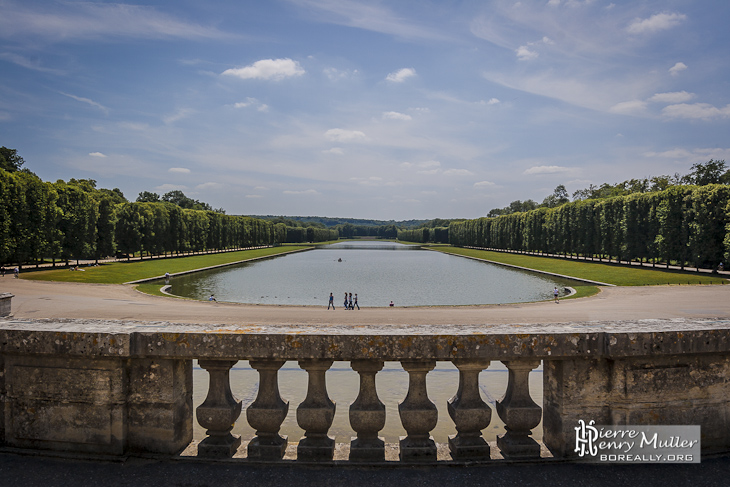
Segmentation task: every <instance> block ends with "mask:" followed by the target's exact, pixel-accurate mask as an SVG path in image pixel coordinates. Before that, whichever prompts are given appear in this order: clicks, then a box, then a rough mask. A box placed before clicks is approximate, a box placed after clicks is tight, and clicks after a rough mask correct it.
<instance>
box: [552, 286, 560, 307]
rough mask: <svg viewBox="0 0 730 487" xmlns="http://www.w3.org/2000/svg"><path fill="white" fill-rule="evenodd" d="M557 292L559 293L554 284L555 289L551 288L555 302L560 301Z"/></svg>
mask: <svg viewBox="0 0 730 487" xmlns="http://www.w3.org/2000/svg"><path fill="white" fill-rule="evenodd" d="M559 294H560V291H558V287H557V286H556V287H555V289H553V296H555V302H556V303H560V300H559V299H558V295H559Z"/></svg>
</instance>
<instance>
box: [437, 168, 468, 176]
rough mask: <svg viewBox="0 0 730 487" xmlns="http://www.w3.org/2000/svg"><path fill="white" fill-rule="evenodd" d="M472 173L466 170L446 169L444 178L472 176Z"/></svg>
mask: <svg viewBox="0 0 730 487" xmlns="http://www.w3.org/2000/svg"><path fill="white" fill-rule="evenodd" d="M473 175H474V173H473V172H471V171H469V170H468V169H447V170H446V171H444V176H473Z"/></svg>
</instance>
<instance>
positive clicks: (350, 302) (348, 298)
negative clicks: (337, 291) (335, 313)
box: [327, 293, 360, 310]
mask: <svg viewBox="0 0 730 487" xmlns="http://www.w3.org/2000/svg"><path fill="white" fill-rule="evenodd" d="M343 306H344V307H345V309H355V307H357V309H358V310H359V309H360V305H359V304H357V294H355V297H354V298H353V297H352V293H345V302H344V303H343ZM330 308H332V309H335V297H334V295H333V294H332V293H330V300H329V304H327V309H330Z"/></svg>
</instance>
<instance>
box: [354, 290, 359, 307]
mask: <svg viewBox="0 0 730 487" xmlns="http://www.w3.org/2000/svg"><path fill="white" fill-rule="evenodd" d="M354 305H355V306H357V310H358V311H360V305H359V304H357V293H355V301H354Z"/></svg>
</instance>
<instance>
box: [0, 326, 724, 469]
mask: <svg viewBox="0 0 730 487" xmlns="http://www.w3.org/2000/svg"><path fill="white" fill-rule="evenodd" d="M194 360H197V361H198V364H199V365H200V367H201V368H202V369H204V370H205V371H207V374H208V375H209V387H208V390H207V396H206V398H205V400H204V401H203V403H202V404H200V405H199V406H198V407H197V408H196V409H194V407H193V401H192V389H193V383H192V370H193V361H194ZM240 360H247V361H248V363H249V365H250V367H251V368H252V369H254V370H256V371H257V372H258V375H259V387H258V393H257V395H256V398H255V400H254V401H253V402H251V404H250V405H248V407H247V408H246V409H245V415H244V417H245V420H246V421H248V423H249V425H250V426H251V427H252V428H253V429H254V430H255V436H254V437H253V438H251V439H250V441H248V444H247V447H246V448H245V453H246V455H245V456H247V457H248V459H250V460H253V461H279V460H281V459H282V458H283V457H284V455H285V452H286V449H287V446H288V445H289V441H290V439H289V438H287V437H286V436H282V435H280V428H281V425H282V423H283V421H284V419H285V417H286V415H287V412H288V411H289V402H288V401H286V400H285V399H282V392H284V396H286V393H285V392H286V391H280V388H279V382H278V374H279V370H280V369H281V367H282V366H283V364H284V363H285V362H286V361H296V362H297V363H298V364H299V366H300V367H301V368H302V369H303V370H305V371H306V373H307V377H308V383H307V394H306V398H305V399H304V401H303V402H301V404H299V405H297V406H296V419H297V423H298V424H299V426H300V427H301V428H302V430H304V436H303V437H302V438H301V439H298V441H297V447H296V459H297V461H307V462H321V461H325V462H327V461H331V460H333V453H334V451H335V447H336V445H335V440H334V439H333V438H332V437H331V436H330V434H329V430H330V427H331V425H332V420H333V417H334V415H335V412H336V406H337V405H336V404H335V402H334V401H332V400H331V399H330V397H329V394H328V391H327V382H326V374H327V371H328V369H330V367H331V366H332V364H333V362H334V361H346V362H349V363H350V367H351V368H352V370H354V371H355V372H357V374H358V375H359V394H358V396H357V399H355V401H354V402H353V403H352V404H350V405H347V404H344V405H342V404H341V405H340V408H342V407H345V408H348V407H349V410H348V412H349V420H350V424H351V427H352V431H353V439H352V442H351V443H350V445H349V460H350V461H352V462H363V461H364V462H382V461H384V459H385V455H384V451H385V447H386V445H385V442H384V440H383V438H381V437H379V434H380V431H381V430H382V429H383V427H384V425H385V420H386V410H385V406H384V405H383V403H382V401H381V400H380V399H379V398H378V393H377V390H376V382H377V378H378V373H379V371H381V370H382V369H383V365H384V362H399V363H400V364H401V366H402V367H403V369H404V370H405V371H406V372H407V373H408V392H407V394H406V396H405V397H404V398H403V400H402V401H401V402H400V404H399V406H398V415H399V419H400V422H401V424H402V427H403V432H404V435H403V436H402V437H401V440H400V442H399V444H398V449H399V456H400V461H402V462H435V461H436V460H437V445H436V444H435V442H434V440H433V438H432V437H431V432H432V431H433V429H434V428H435V426H436V425H437V422H438V421H449V418H444V417H441V418H440V417H438V411H437V408H436V405H435V404H434V403H433V402H432V401H431V399H430V398H429V397H428V392H427V388H426V382H427V379H428V374H429V372H430V371H431V370H433V368H434V367H435V365H436V362H438V361H448V362H451V363H453V364H454V366H455V367H456V368H457V369H458V375H459V381H458V385H456V387H455V391H454V395H453V397H452V398H451V399H450V400H449V401H448V404H447V410H448V416H449V417H450V420H451V421H453V427H454V430H455V432H456V434H455V435H452V436H450V437H449V439H448V450H449V452H450V455H451V458H452V459H453V461H468V462H474V461H488V460H490V458H492V457H493V455H492V453H493V452H492V451H491V450H492V449H491V448H490V445H489V443H488V442H487V441H485V439H484V438H483V436H482V431H483V430H484V429H485V428H487V427H488V426H489V425H490V422H491V420H492V414H493V412H492V411H491V409H490V407H489V405H488V404H486V403H485V402H484V401H483V400H482V398H481V396H480V392H479V374H480V372H481V371H482V370H485V369H487V368H488V367H489V366H490V363H491V362H492V361H501V362H502V363H503V364H504V365H505V366H506V368H507V370H508V376H509V379H508V384H507V388H506V390H505V392H504V396H503V397H502V398H501V399H500V400H498V401H497V402H496V413H497V414H498V415H499V417H500V418H501V419H502V421H504V424H505V430H504V433H503V434H501V435H499V436H498V437H497V442H496V448H497V449H498V451H499V453H500V454H501V457H503V458H505V459H509V460H511V459H539V458H540V457H541V454H542V455H543V456H544V455H545V451H549V452H550V454H551V455H552V456H554V457H558V458H570V457H572V456H574V455H575V453H574V446H575V426H576V425H577V424H578V420H581V419H582V420H584V421H586V422H587V421H590V420H594V421H595V422H596V424H606V425H625V424H639V425H643V424H686V425H701V426H702V448H703V451H705V452H708V451H724V450H727V449H729V448H730V414H728V413H730V381H728V380H727V377H730V321H722V320H718V321H692V320H685V321H677V320H673V321H658V320H649V321H637V322H620V323H571V324H564V325H543V326H540V325H512V326H507V325H499V326H496V325H495V326H493V325H485V326H481V327H479V326H457V325H453V326H420V327H418V326H414V327H396V326H388V327H385V326H383V327H366V328H362V327H358V328H347V327H341V328H338V327H326V328H320V329H316V328H314V327H296V326H284V325H281V326H254V325H250V326H246V327H243V326H241V327H237V326H218V327H214V326H210V325H180V324H169V323H126V322H117V321H88V320H87V321H74V320H38V321H13V320H8V321H0V406H1V407H0V445H2V446H5V447H13V448H21V449H47V450H48V449H50V450H62V451H71V452H80V453H84V452H89V453H96V454H99V453H103V454H109V455H126V454H134V453H145V454H150V453H152V454H167V455H174V454H178V453H179V452H181V451H182V450H183V449H185V448H186V447H187V446H188V445H189V444H190V442H191V441H192V434H193V433H192V431H193V420H194V419H193V418H194V417H195V418H197V421H198V423H199V424H200V425H201V426H202V427H203V428H205V429H206V437H205V438H204V439H203V440H202V441H201V442H200V443H199V444H198V450H197V451H198V455H199V456H202V457H212V458H221V457H222V458H226V457H231V456H233V455H234V454H235V453H236V452H239V455H240V453H241V452H240V451H239V449H241V450H244V449H243V447H242V446H241V445H242V439H241V438H240V437H239V436H238V435H234V434H232V432H231V431H232V429H233V425H234V424H235V423H236V422H237V421H243V420H244V419H243V418H241V415H242V412H243V411H242V402H241V400H239V399H238V398H236V396H235V391H232V390H231V385H230V379H229V373H230V370H231V368H232V367H233V366H234V365H235V364H236V363H237V362H238V361H240ZM541 361H542V363H543V397H542V404H541V405H540V404H537V403H535V401H534V400H533V398H532V396H531V394H530V390H529V381H528V378H529V375H530V373H531V371H532V370H533V369H535V368H536V367H537V366H538V365H539V364H540V362H541ZM341 410H342V409H341ZM541 422H542V427H543V440H542V443H543V445H544V446H545V447H546V449H542V448H541V445H540V443H538V442H537V441H535V440H534V439H533V438H532V436H531V434H532V431H533V430H534V429H535V428H536V427H537V426H538V425H539V424H540V423H541ZM493 447H494V444H493V445H492V448H493Z"/></svg>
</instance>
